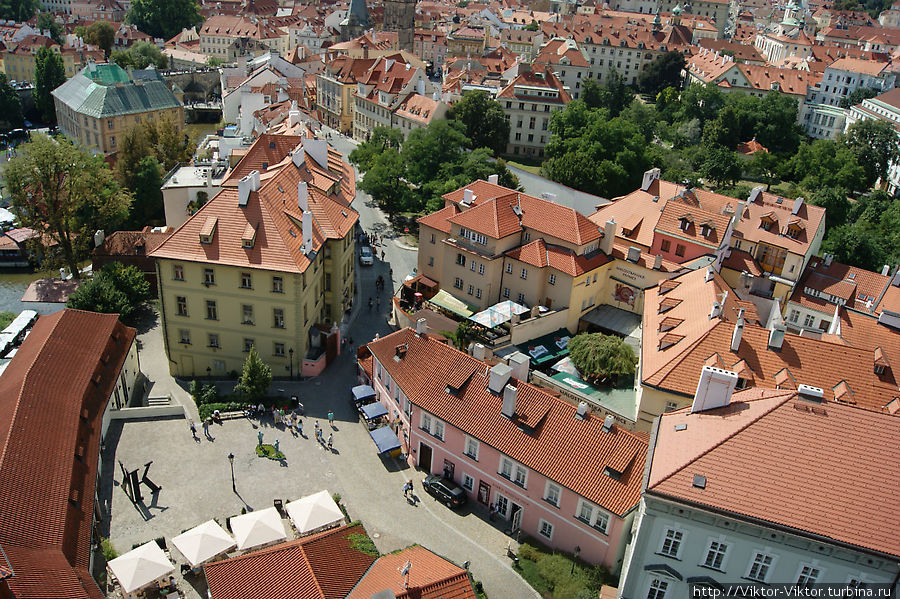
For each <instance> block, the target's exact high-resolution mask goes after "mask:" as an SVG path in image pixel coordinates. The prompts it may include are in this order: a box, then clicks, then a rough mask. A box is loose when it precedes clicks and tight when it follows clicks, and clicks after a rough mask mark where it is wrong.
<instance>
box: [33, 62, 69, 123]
mask: <svg viewBox="0 0 900 599" xmlns="http://www.w3.org/2000/svg"><path fill="white" fill-rule="evenodd" d="M65 82H66V67H65V65H63V60H62V56H60V55H59V54H58V53H57V52H54V51H53V50H51V49H50V48H46V47H41V48H39V49H38V51H37V54H36V55H35V57H34V106H35V108H37V110H38V112H39V113H40V114H41V119H43V120H44V121H45V122H47V123H56V107H55V105H54V104H53V96H52V95H51V94H52V92H53V90H55V89H56V88H57V87H59V86H60V85H62V84H63V83H65Z"/></svg>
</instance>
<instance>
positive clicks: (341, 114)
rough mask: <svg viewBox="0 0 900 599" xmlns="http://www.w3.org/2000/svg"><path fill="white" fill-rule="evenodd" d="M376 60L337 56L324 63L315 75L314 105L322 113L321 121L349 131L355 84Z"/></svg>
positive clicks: (350, 128) (351, 125)
mask: <svg viewBox="0 0 900 599" xmlns="http://www.w3.org/2000/svg"><path fill="white" fill-rule="evenodd" d="M377 60H378V59H377V58H350V57H349V56H338V57H337V58H335V59H334V60H332V61H330V62H328V63H326V64H325V68H324V69H323V70H322V72H321V73H319V74H317V75H316V106H317V107H318V108H319V112H320V113H321V115H322V123H324V124H325V125H328V126H329V127H331V128H332V129H338V130H340V131H341V132H342V133H347V134H349V133H350V131H351V130H352V128H353V115H354V98H353V92H355V91H356V83H357V81H358V80H359V79H361V78H362V77H363V76H364V75H365V74H366V73H367V72H368V71H369V69H370V68H371V67H372V65H373V64H375V62H377Z"/></svg>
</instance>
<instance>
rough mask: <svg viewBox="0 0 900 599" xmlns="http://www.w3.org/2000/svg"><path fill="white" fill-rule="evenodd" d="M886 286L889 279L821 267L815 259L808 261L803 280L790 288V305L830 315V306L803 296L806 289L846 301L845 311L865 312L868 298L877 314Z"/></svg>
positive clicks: (840, 267)
mask: <svg viewBox="0 0 900 599" xmlns="http://www.w3.org/2000/svg"><path fill="white" fill-rule="evenodd" d="M890 283H891V277H890V276H887V275H882V274H881V273H877V272H872V271H870V270H865V269H862V268H857V267H855V266H849V265H847V264H841V263H840V262H834V261H832V262H831V264H830V265H829V266H825V261H824V260H823V259H822V258H818V257H817V258H813V259H812V260H810V262H809V265H808V266H807V267H806V271H805V272H804V274H803V277H802V278H801V279H800V282H799V283H798V284H797V286H796V287H794V291H793V293H792V294H791V299H790V301H792V302H794V303H797V304H799V305H801V306H806V307H810V308H813V309H816V310H819V311H825V312H833V311H834V304H831V303H829V302H828V301H827V300H826V299H824V298H820V297H815V296H811V295H808V294H807V293H806V291H805V289H806V288H807V287H809V288H811V289H815V290H818V291H823V292H825V293H829V294H831V295H834V296H837V297H840V298H842V299H844V300H846V305H847V307H850V308H856V309H857V310H863V311H868V310H867V308H866V304H867V302H868V301H869V298H871V300H872V309H873V310H874V311H875V312H876V313H879V312H880V310H879V309H878V308H879V307H878V306H877V305H876V303H877V302H878V300H879V298H881V297H882V294H883V293H884V291H885V289H887V288H888V286H889V285H890Z"/></svg>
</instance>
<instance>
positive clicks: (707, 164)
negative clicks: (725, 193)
mask: <svg viewBox="0 0 900 599" xmlns="http://www.w3.org/2000/svg"><path fill="white" fill-rule="evenodd" d="M700 174H701V175H703V177H704V178H705V179H708V180H709V181H711V182H712V183H713V186H714V187H725V186H727V185H733V184H734V183H735V182H736V181H737V180H738V179H740V178H741V163H740V161H739V159H738V157H737V154H735V153H734V152H732V151H731V150H729V149H726V148H712V149H710V150H709V151H707V152H706V159H705V160H704V161H703V164H702V165H701V166H700Z"/></svg>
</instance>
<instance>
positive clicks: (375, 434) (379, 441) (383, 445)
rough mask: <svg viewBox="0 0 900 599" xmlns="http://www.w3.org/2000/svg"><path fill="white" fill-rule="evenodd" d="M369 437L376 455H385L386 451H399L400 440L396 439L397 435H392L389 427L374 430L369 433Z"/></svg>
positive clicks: (392, 432)
mask: <svg viewBox="0 0 900 599" xmlns="http://www.w3.org/2000/svg"><path fill="white" fill-rule="evenodd" d="M369 436H370V437H372V440H373V441H375V447H377V448H378V453H387V452H388V451H394V450H395V449H400V439H398V438H397V435H395V434H394V431H392V430H391V427H389V426H382V427H381V428H376V429H375V430H374V431H372V432H370V433H369Z"/></svg>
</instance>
